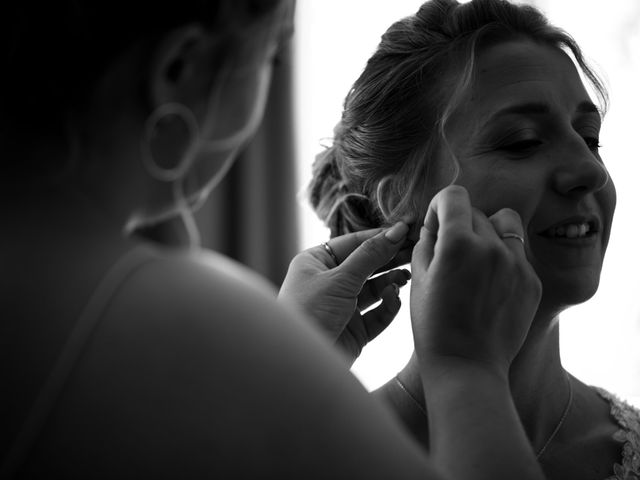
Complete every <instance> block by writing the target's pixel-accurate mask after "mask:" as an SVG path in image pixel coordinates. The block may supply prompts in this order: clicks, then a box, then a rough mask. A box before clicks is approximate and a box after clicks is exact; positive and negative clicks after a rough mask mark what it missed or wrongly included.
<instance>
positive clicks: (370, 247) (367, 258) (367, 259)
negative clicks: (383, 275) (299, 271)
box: [331, 222, 409, 284]
mask: <svg viewBox="0 0 640 480" xmlns="http://www.w3.org/2000/svg"><path fill="white" fill-rule="evenodd" d="M408 231H409V227H408V226H407V225H406V224H405V223H403V222H398V223H396V224H395V225H394V226H392V227H391V228H388V229H386V230H384V231H381V232H380V233H378V234H377V235H375V236H373V237H371V238H368V239H367V240H365V241H364V242H362V243H361V244H360V245H359V246H358V247H357V248H355V249H353V251H352V252H351V254H350V255H349V256H347V257H346V258H344V260H343V262H342V263H341V264H340V265H339V266H338V269H339V270H340V271H341V272H346V273H348V274H349V275H351V276H353V278H357V279H358V280H359V281H361V284H364V282H365V281H366V280H367V278H369V277H370V276H371V274H373V272H375V271H376V270H378V269H379V268H380V267H382V266H384V265H386V264H387V263H389V262H390V261H391V260H392V259H393V258H394V257H395V255H396V254H397V253H398V252H399V251H400V249H401V248H402V245H403V240H404V239H405V237H406V235H407V233H408ZM346 236H347V235H344V236H342V237H336V238H334V239H332V240H331V248H333V249H334V251H335V250H340V251H341V252H342V251H344V250H345V249H344V248H343V245H342V244H343V243H346V242H349V243H351V242H353V239H347V240H345V239H344V237H346ZM334 246H335V247H334ZM339 255H340V254H339V253H337V252H336V256H338V257H339Z"/></svg>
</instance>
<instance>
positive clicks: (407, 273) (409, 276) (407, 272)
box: [402, 268, 411, 281]
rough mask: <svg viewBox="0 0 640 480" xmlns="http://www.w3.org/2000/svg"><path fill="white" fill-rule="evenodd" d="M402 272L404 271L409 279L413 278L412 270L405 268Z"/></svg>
mask: <svg viewBox="0 0 640 480" xmlns="http://www.w3.org/2000/svg"><path fill="white" fill-rule="evenodd" d="M402 273H404V276H405V277H407V281H409V280H411V272H410V271H409V270H407V269H406V268H403V269H402Z"/></svg>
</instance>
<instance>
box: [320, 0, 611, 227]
mask: <svg viewBox="0 0 640 480" xmlns="http://www.w3.org/2000/svg"><path fill="white" fill-rule="evenodd" d="M520 39H525V40H532V41H534V42H537V43H539V44H543V45H550V46H553V47H554V48H558V49H562V50H563V51H568V52H570V53H571V54H572V56H573V58H574V59H575V61H576V63H577V64H578V66H579V67H580V69H581V70H582V72H583V74H584V75H585V77H586V78H587V80H588V81H589V83H590V84H591V86H592V87H593V89H594V91H595V94H596V96H597V97H598V101H599V103H600V106H601V111H602V112H604V111H606V107H607V93H606V90H605V88H604V85H603V83H602V81H601V80H600V79H599V78H598V77H597V75H596V74H595V73H594V71H593V70H592V69H591V68H590V67H589V66H588V65H587V64H586V62H585V60H584V58H583V55H582V53H581V50H580V48H579V46H578V45H577V43H576V42H575V40H574V39H573V38H572V37H571V36H569V34H567V33H566V32H564V31H563V30H560V29H559V28H556V27H554V26H552V25H550V24H549V23H548V21H547V19H546V18H545V17H544V15H543V14H542V13H541V12H540V11H538V10H536V9H535V8H533V7H531V6H525V5H515V4H511V3H509V2H508V1H506V0H473V1H471V2H469V3H466V4H459V3H458V2H457V1H455V0H430V1H428V2H426V3H424V4H423V5H422V6H421V7H420V9H419V11H418V12H417V13H416V14H415V15H412V16H410V17H407V18H404V19H402V20H400V21H398V22H396V23H394V24H393V25H392V26H391V27H390V28H389V29H388V30H387V32H386V33H385V34H384V35H383V36H382V38H381V42H380V44H379V45H378V48H377V50H376V51H375V53H374V54H373V56H372V57H371V58H370V59H369V61H368V62H367V65H366V67H365V69H364V71H363V72H362V74H361V75H360V77H359V78H358V79H357V80H356V82H355V83H354V84H353V87H352V88H351V90H350V91H349V93H348V95H347V97H346V99H345V101H344V110H343V112H342V119H341V121H340V123H339V124H338V125H337V126H336V127H335V130H334V138H333V144H332V145H331V146H329V147H328V148H326V149H325V150H324V151H323V152H321V153H320V154H319V155H318V156H317V157H316V160H315V162H314V165H313V179H312V181H311V183H310V185H309V197H310V201H311V204H312V206H313V208H314V209H315V211H316V213H317V214H318V216H319V217H320V218H321V219H322V220H323V221H324V222H325V224H326V225H327V226H328V227H329V228H330V230H331V236H336V235H341V234H344V233H348V232H353V231H359V230H364V229H367V228H374V227H379V226H385V225H389V224H392V223H394V222H395V221H398V220H400V219H406V218H416V214H419V215H420V217H421V216H422V215H424V213H426V208H427V205H428V203H429V201H430V199H431V197H432V196H433V195H434V194H435V193H436V191H437V190H439V189H441V188H443V187H444V186H446V184H447V183H446V182H452V181H454V180H455V178H456V177H457V174H458V173H459V166H458V165H457V164H456V163H457V162H456V161H455V158H454V159H453V161H452V163H454V164H455V165H451V171H452V172H453V173H452V178H450V179H448V180H446V182H445V183H444V184H441V185H433V183H434V178H433V172H430V169H431V168H432V167H433V166H432V161H431V159H432V158H433V156H434V153H435V151H436V148H438V147H439V146H440V145H445V146H446V137H445V135H444V129H445V125H446V122H447V119H448V118H449V116H450V115H451V114H452V112H454V111H455V109H456V108H457V106H458V105H459V103H460V102H461V101H462V99H463V98H464V95H465V93H466V92H467V91H468V88H469V87H470V85H471V84H472V82H473V76H474V67H475V59H476V58H477V56H478V54H479V52H480V51H481V50H482V49H485V48H487V47H489V46H491V45H495V44H498V43H503V42H507V41H510V40H520ZM443 142H444V143H443ZM430 173H431V175H430ZM427 186H429V187H431V188H430V189H429V190H428V189H427ZM420 217H418V218H420Z"/></svg>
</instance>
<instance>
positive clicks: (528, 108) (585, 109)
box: [489, 100, 600, 121]
mask: <svg viewBox="0 0 640 480" xmlns="http://www.w3.org/2000/svg"><path fill="white" fill-rule="evenodd" d="M549 113H551V107H550V106H549V104H547V103H541V102H531V103H522V104H518V105H512V106H509V107H505V108H503V109H502V110H498V111H497V112H496V113H494V114H493V115H491V117H490V118H489V121H491V120H494V119H495V118H498V117H502V116H505V115H548V114H549ZM576 113H596V114H598V115H600V109H599V108H598V107H597V106H596V105H594V103H593V102H590V101H588V100H585V101H584V102H580V103H579V104H578V106H577V107H576Z"/></svg>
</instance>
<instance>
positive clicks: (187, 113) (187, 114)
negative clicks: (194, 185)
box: [140, 102, 200, 182]
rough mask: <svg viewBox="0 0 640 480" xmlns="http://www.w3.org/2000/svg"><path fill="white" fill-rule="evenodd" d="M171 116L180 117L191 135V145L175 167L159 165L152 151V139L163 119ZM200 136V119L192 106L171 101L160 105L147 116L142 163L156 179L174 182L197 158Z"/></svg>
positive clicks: (141, 147)
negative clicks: (198, 119)
mask: <svg viewBox="0 0 640 480" xmlns="http://www.w3.org/2000/svg"><path fill="white" fill-rule="evenodd" d="M169 117H177V118H179V119H180V120H181V121H182V122H183V123H184V125H185V127H186V129H187V133H188V136H189V146H188V147H187V149H186V150H185V152H184V153H183V154H182V156H181V158H180V161H179V162H178V163H177V165H176V166H175V167H172V168H166V167H163V166H162V165H159V164H158V162H157V161H156V159H155V158H154V156H153V152H152V151H151V141H152V139H153V137H154V136H155V135H156V129H157V127H158V125H159V124H160V123H161V122H162V121H166V120H167V119H168V118H169ZM199 136H200V132H199V127H198V121H197V120H196V117H195V115H194V114H193V112H192V111H191V109H190V108H188V107H186V106H185V105H183V104H182V103H177V102H171V103H165V104H163V105H160V106H159V107H158V108H156V109H155V110H154V111H153V112H151V114H150V115H149V116H148V117H147V120H146V122H145V125H144V131H143V134H142V138H141V139H140V152H141V158H142V164H143V165H144V167H145V169H146V170H147V172H148V173H149V175H151V176H152V177H153V178H155V179H156V180H160V181H164V182H172V181H175V180H178V179H179V178H181V177H183V176H184V175H185V173H186V172H187V170H188V169H189V167H191V164H192V163H193V160H194V158H195V154H196V151H197V146H198V138H199Z"/></svg>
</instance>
